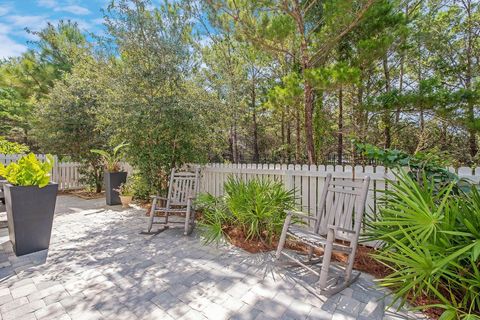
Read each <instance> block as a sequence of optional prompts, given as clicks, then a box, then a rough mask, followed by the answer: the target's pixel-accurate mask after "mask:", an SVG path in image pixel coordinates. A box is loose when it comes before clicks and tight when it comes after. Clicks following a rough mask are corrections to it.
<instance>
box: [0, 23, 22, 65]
mask: <svg viewBox="0 0 480 320" xmlns="http://www.w3.org/2000/svg"><path fill="white" fill-rule="evenodd" d="M10 31H11V28H10V27H9V26H7V25H5V24H3V23H0V43H1V44H2V45H1V46H0V59H3V58H8V57H14V56H19V55H21V54H22V53H23V52H25V51H27V47H26V46H24V45H23V44H20V43H18V42H15V41H14V40H12V39H11V38H10V37H9V32H10Z"/></svg>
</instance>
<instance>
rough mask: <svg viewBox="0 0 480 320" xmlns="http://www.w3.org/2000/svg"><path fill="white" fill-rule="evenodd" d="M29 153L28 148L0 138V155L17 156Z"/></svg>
mask: <svg viewBox="0 0 480 320" xmlns="http://www.w3.org/2000/svg"><path fill="white" fill-rule="evenodd" d="M28 151H30V149H29V148H28V146H26V145H24V144H21V143H17V142H10V141H8V140H6V139H5V137H2V136H0V154H19V153H27V152H28Z"/></svg>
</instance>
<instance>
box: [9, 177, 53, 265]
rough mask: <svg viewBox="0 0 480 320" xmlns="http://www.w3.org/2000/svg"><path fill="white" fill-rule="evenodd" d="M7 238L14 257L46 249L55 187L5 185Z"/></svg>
mask: <svg viewBox="0 0 480 320" xmlns="http://www.w3.org/2000/svg"><path fill="white" fill-rule="evenodd" d="M4 191H5V206H6V209H7V220H8V234H9V236H10V241H11V242H12V245H13V250H14V251H15V254H16V255H17V256H22V255H24V254H28V253H32V252H36V251H40V250H45V249H48V247H49V245H50V235H51V233H52V223H53V214H54V212H55V203H56V200H57V191H58V184H56V183H51V184H49V185H47V186H45V187H43V188H39V187H37V186H28V187H20V186H13V185H11V184H5V185H4Z"/></svg>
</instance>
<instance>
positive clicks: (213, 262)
mask: <svg viewBox="0 0 480 320" xmlns="http://www.w3.org/2000/svg"><path fill="white" fill-rule="evenodd" d="M0 211H1V208H0ZM143 212H144V211H143V210H136V209H129V210H123V209H121V208H119V207H118V208H117V207H110V208H107V207H105V205H104V200H103V199H98V200H82V199H79V198H75V197H71V196H59V197H58V200H57V210H56V215H55V220H54V228H53V234H52V240H51V245H50V250H49V251H48V252H46V251H44V252H39V253H35V254H32V255H26V256H23V257H15V256H14V255H13V253H12V248H11V245H10V243H9V242H8V235H7V232H6V229H3V230H0V244H1V250H0V319H34V320H40V319H61V320H75V319H199V320H201V319H325V320H327V319H328V320H330V319H372V320H375V319H393V318H399V319H401V318H403V319H405V318H408V317H411V318H420V317H421V316H420V315H418V314H413V313H410V312H405V311H402V312H399V311H392V310H393V309H391V308H390V309H388V311H387V312H384V310H385V308H386V306H387V304H386V303H385V301H384V300H383V299H382V297H383V295H384V291H382V290H379V289H377V288H376V287H375V284H374V282H373V279H372V277H371V276H368V275H362V276H361V277H360V279H359V280H358V281H357V282H356V283H355V284H353V285H352V286H351V287H350V288H348V289H347V290H344V291H343V292H342V293H340V294H337V295H335V296H332V297H329V298H326V297H317V296H315V295H313V294H312V293H311V292H309V291H308V290H307V289H306V288H305V287H304V286H302V285H301V282H299V281H297V280H296V279H295V277H294V276H291V275H290V273H289V272H287V271H286V269H285V268H282V267H279V266H275V264H273V263H272V256H271V254H257V255H252V254H248V253H246V252H244V251H242V250H239V249H237V248H233V247H230V246H227V245H221V246H219V247H216V246H213V245H211V246H205V245H203V244H202V241H201V239H200V238H199V236H198V235H193V236H191V237H184V236H183V233H182V232H181V231H179V230H167V231H165V232H162V233H160V234H158V235H155V236H152V235H142V234H139V233H140V231H142V230H143V229H145V226H146V222H147V218H146V217H145V216H144V214H143Z"/></svg>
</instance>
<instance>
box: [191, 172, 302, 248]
mask: <svg viewBox="0 0 480 320" xmlns="http://www.w3.org/2000/svg"><path fill="white" fill-rule="evenodd" d="M224 190H225V195H224V196H221V197H214V196H212V195H210V194H201V195H200V196H199V197H198V199H197V202H196V205H197V206H198V207H199V208H200V209H201V211H202V213H203V217H202V221H201V223H200V226H201V229H202V230H203V234H204V236H205V240H206V242H212V241H218V240H219V239H220V238H221V237H222V236H223V235H226V231H227V230H228V229H231V228H237V229H239V230H241V231H242V232H243V234H244V235H245V238H246V239H247V240H260V241H265V242H267V243H269V244H270V243H271V242H272V240H273V239H274V238H275V237H277V236H278V235H279V234H280V232H281V230H282V226H283V222H284V220H285V210H289V209H293V208H294V202H295V201H294V200H295V197H294V193H293V190H290V191H286V190H285V189H284V187H283V185H282V183H279V182H273V181H269V180H259V179H253V180H250V181H248V182H244V181H242V180H239V179H235V178H233V177H231V178H229V179H228V181H227V182H226V183H225V185H224Z"/></svg>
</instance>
